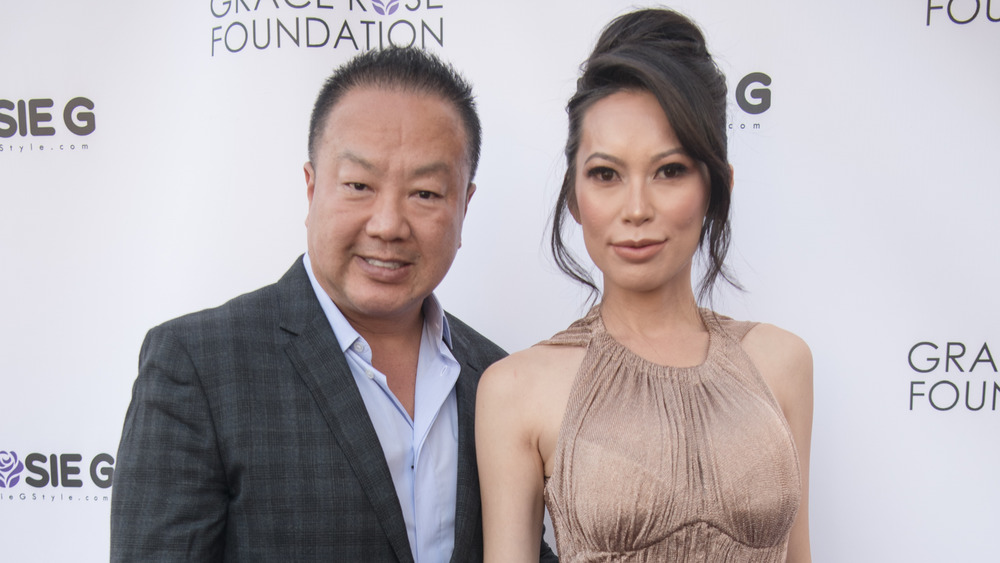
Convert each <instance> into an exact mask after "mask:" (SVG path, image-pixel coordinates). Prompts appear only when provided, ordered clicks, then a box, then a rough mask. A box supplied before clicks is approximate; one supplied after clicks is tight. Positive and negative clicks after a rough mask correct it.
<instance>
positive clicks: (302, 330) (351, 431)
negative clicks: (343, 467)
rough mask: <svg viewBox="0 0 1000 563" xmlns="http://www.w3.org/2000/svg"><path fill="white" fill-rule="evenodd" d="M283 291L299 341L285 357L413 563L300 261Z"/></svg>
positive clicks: (380, 457)
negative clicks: (310, 394) (296, 372)
mask: <svg viewBox="0 0 1000 563" xmlns="http://www.w3.org/2000/svg"><path fill="white" fill-rule="evenodd" d="M278 286H279V288H280V289H281V293H282V303H281V310H282V313H281V315H282V320H281V326H282V328H283V329H284V330H286V331H288V332H291V333H293V334H297V335H298V337H297V338H294V339H292V340H291V341H290V342H289V344H288V345H287V346H286V348H285V352H286V353H287V355H288V358H289V359H290V360H291V362H292V365H293V366H294V367H295V369H296V370H297V371H298V373H299V376H300V377H301V378H302V381H303V382H304V383H305V385H306V387H307V388H308V389H309V391H310V392H311V393H312V395H313V398H314V399H315V400H316V404H317V405H319V409H320V411H321V412H322V413H323V416H324V418H325V419H326V422H327V425H328V426H329V427H330V431H331V432H332V433H333V435H334V437H335V438H336V440H337V443H338V444H339V445H340V447H341V448H342V449H343V450H344V453H345V454H346V456H347V458H348V461H349V463H350V464H351V467H352V468H353V469H354V473H355V475H356V476H357V478H358V481H359V482H360V483H361V487H362V489H364V491H365V494H366V495H367V496H368V499H369V500H370V501H371V504H372V506H373V507H374V510H375V513H376V514H377V515H378V518H379V521H380V522H381V523H382V528H383V529H384V530H385V534H386V536H387V538H388V539H389V543H390V545H392V548H393V550H394V551H395V552H396V557H397V558H398V559H399V561H400V562H402V563H412V561H413V554H412V553H411V551H410V542H409V539H408V538H407V534H406V524H405V522H404V521H403V513H402V509H401V508H400V506H399V499H398V498H397V497H396V488H395V485H394V484H393V482H392V475H391V474H390V473H389V466H388V465H387V464H386V462H385V455H384V454H383V452H382V446H381V444H380V443H379V440H378V435H377V434H376V433H375V428H374V426H372V423H371V419H370V418H369V417H368V411H367V410H366V409H365V404H364V401H363V400H362V398H361V393H360V392H359V391H358V388H357V385H355V383H354V377H353V376H352V375H351V370H350V368H349V367H348V365H347V360H346V359H345V358H344V354H343V352H342V351H341V350H340V345H339V343H338V342H337V338H336V336H334V334H333V330H332V329H331V328H330V323H329V321H328V320H327V318H326V315H324V314H323V309H322V308H321V307H320V306H319V302H318V301H317V300H316V296H315V294H314V293H313V289H312V285H310V283H309V278H308V277H307V275H306V273H305V268H304V266H303V265H302V261H301V260H299V261H298V262H297V263H296V265H295V266H293V267H292V269H291V270H289V272H288V273H287V274H286V275H285V276H284V277H283V278H282V279H281V281H279V282H278ZM459 412H461V409H459ZM460 455H461V453H460Z"/></svg>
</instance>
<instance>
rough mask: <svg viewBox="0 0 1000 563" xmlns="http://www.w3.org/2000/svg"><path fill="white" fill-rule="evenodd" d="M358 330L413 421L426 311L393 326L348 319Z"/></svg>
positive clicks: (391, 388) (394, 321)
mask: <svg viewBox="0 0 1000 563" xmlns="http://www.w3.org/2000/svg"><path fill="white" fill-rule="evenodd" d="M345 317H346V318H347V321H348V322H349V323H351V326H353V327H354V330H356V331H358V334H360V335H361V337H362V338H364V339H365V342H367V343H368V346H369V347H371V351H372V366H374V367H375V369H377V370H378V371H380V372H381V373H383V374H385V377H386V382H387V383H388V385H389V390H390V391H392V393H393V395H395V396H396V399H398V400H399V402H400V403H401V404H402V405H403V408H405V409H406V412H407V413H409V415H410V419H413V417H414V401H415V399H414V392H415V389H416V384H417V360H418V359H419V357H420V339H421V337H422V335H423V331H424V315H423V310H422V309H418V310H417V311H416V315H408V316H406V317H401V318H398V319H395V320H392V321H389V322H385V320H383V319H374V320H372V319H363V320H361V321H360V322H357V321H355V320H354V319H352V318H350V317H348V316H347V315H346V314H345Z"/></svg>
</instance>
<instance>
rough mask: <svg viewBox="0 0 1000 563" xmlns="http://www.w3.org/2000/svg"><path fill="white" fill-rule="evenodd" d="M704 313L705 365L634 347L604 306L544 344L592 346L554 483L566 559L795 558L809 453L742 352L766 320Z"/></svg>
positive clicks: (552, 504)
mask: <svg viewBox="0 0 1000 563" xmlns="http://www.w3.org/2000/svg"><path fill="white" fill-rule="evenodd" d="M701 315H702V319H703V321H704V323H705V325H706V326H707V327H708V331H709V346H708V354H707V358H706V360H705V362H704V363H702V364H701V365H698V366H694V367H683V368H676V367H667V366H661V365H657V364H654V363H651V362H649V361H647V360H645V359H643V358H641V357H639V356H637V355H636V354H634V353H632V352H631V351H630V350H629V349H627V348H626V347H624V346H623V345H621V344H620V343H618V342H617V341H615V340H614V339H613V338H612V337H611V336H610V335H609V334H608V333H607V331H606V330H605V328H604V323H603V322H602V321H601V317H600V312H599V307H595V308H594V309H593V310H592V311H591V312H590V314H588V315H587V316H586V317H585V318H583V319H581V320H579V321H577V322H575V323H573V325H571V326H570V327H569V328H568V329H567V330H565V331H563V332H560V333H559V334H557V335H555V336H554V337H552V338H551V339H549V340H547V341H545V342H543V344H550V345H565V346H581V347H586V348H587V352H586V355H585V357H584V360H583V363H582V364H581V366H580V371H579V373H578V374H577V376H576V381H575V382H574V383H573V386H572V389H571V391H570V395H569V403H568V405H567V407H566V414H565V417H564V419H563V424H562V428H561V429H560V432H559V438H558V442H557V444H556V451H555V459H554V463H553V472H552V476H551V477H550V478H549V479H548V480H547V482H546V485H545V504H546V506H547V507H548V509H549V513H550V515H551V516H552V523H553V526H554V528H555V536H556V544H557V546H558V551H559V560H560V561H561V562H563V563H590V562H598V561H601V562H611V561H615V562H670V563H695V562H699V563H701V562H706V563H707V562H740V563H773V562H783V561H785V553H786V550H787V547H788V536H789V532H790V530H791V527H792V522H793V521H794V519H795V513H796V511H797V510H798V506H799V497H800V495H801V491H800V481H799V465H798V455H797V454H796V451H795V445H794V443H793V442H792V435H791V432H790V430H789V428H788V424H787V422H786V421H785V418H784V416H783V415H782V413H781V409H780V408H779V407H778V404H777V402H776V401H775V399H774V396H773V395H772V394H771V392H770V389H769V388H768V387H767V384H766V383H765V382H764V380H763V379H762V378H761V376H760V374H759V373H758V371H757V369H756V368H755V367H754V365H753V363H752V362H751V361H750V358H749V356H747V354H746V352H744V351H743V349H742V347H741V346H740V340H741V339H742V338H743V336H744V335H746V333H747V332H748V331H749V330H750V329H751V328H753V326H754V323H748V322H738V321H733V320H732V319H729V318H726V317H722V316H717V315H715V314H714V313H712V312H711V311H708V310H702V311H701Z"/></svg>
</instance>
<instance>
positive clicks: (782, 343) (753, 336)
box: [741, 323, 813, 405]
mask: <svg viewBox="0 0 1000 563" xmlns="http://www.w3.org/2000/svg"><path fill="white" fill-rule="evenodd" d="M741 344H742V346H743V349H744V350H746V352H747V354H748V355H749V356H750V359H751V360H752V361H753V363H754V365H756V366H757V370H758V371H760V374H761V376H762V377H764V380H765V381H767V384H768V385H769V386H770V387H771V391H772V392H773V393H774V394H775V395H776V396H777V398H778V401H779V402H780V403H782V405H787V403H788V402H789V401H797V400H800V399H803V398H805V396H806V395H808V396H809V398H810V399H811V396H812V376H813V360H812V351H811V350H810V349H809V345H808V344H806V342H805V341H804V340H802V338H800V337H799V336H798V335H796V334H794V333H792V332H789V331H787V330H785V329H782V328H779V327H776V326H774V325H772V324H767V323H760V324H758V325H756V326H755V327H754V328H753V329H751V330H750V332H748V333H747V335H746V336H745V337H743V341H742V342H741Z"/></svg>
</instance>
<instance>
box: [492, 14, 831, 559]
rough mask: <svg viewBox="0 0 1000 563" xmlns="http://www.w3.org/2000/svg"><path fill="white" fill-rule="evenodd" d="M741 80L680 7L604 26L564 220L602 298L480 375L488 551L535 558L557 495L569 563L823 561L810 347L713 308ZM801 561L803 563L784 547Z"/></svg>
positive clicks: (561, 205)
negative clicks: (813, 467)
mask: <svg viewBox="0 0 1000 563" xmlns="http://www.w3.org/2000/svg"><path fill="white" fill-rule="evenodd" d="M725 111H726V86H725V78H724V77H723V76H722V74H721V72H720V71H719V70H718V68H717V67H716V66H715V64H714V62H713V61H712V59H711V57H710V55H709V54H708V51H707V49H706V47H705V41H704V38H703V36H702V34H701V32H700V31H699V30H698V28H697V27H696V26H695V25H694V24H693V23H692V22H691V21H689V20H688V19H686V18H685V17H683V16H681V15H679V14H677V13H675V12H672V11H669V10H643V11H639V12H634V13H630V14H626V15H624V16H621V17H619V18H617V19H616V20H614V21H613V22H611V23H610V24H609V25H608V27H607V28H605V30H604V32H603V33H602V35H601V37H600V39H599V40H598V43H597V46H596V47H595V49H594V52H593V53H592V54H591V56H590V58H589V59H588V61H587V63H586V64H585V66H584V72H583V76H582V77H581V78H580V80H579V81H578V83H577V92H576V94H575V95H574V96H573V98H572V99H571V100H570V102H569V105H568V113H569V122H570V126H569V139H568V141H567V144H566V158H567V165H568V166H567V171H566V176H565V179H564V182H563V186H562V190H561V192H560V195H559V200H558V202H557V207H556V210H555V216H554V221H553V251H554V253H555V256H556V260H557V262H558V263H559V265H560V267H561V268H562V269H563V270H564V271H566V272H567V273H568V274H569V275H571V276H572V277H574V278H576V279H578V280H580V281H582V282H584V283H587V284H588V285H590V286H591V287H592V288H593V289H595V290H596V285H595V284H594V283H593V282H592V281H591V280H590V279H589V278H588V276H587V274H586V272H585V270H584V269H583V268H582V267H580V266H579V264H578V263H577V262H576V260H575V259H574V258H573V257H572V256H571V255H570V254H569V252H568V251H567V250H566V248H565V247H564V245H563V242H562V233H561V231H562V226H563V223H564V218H565V216H566V213H569V214H570V215H571V216H572V218H573V219H574V220H575V221H576V222H577V223H579V224H580V225H581V227H582V230H583V237H584V241H585V243H586V247H587V252H588V253H589V254H590V257H591V258H592V259H593V261H594V264H595V265H596V266H597V268H598V269H599V270H600V272H601V274H602V276H603V282H604V283H603V288H604V289H603V297H602V299H601V302H600V304H599V305H598V306H596V307H594V308H593V309H592V310H591V312H590V314H588V315H587V316H586V317H585V318H583V319H581V320H579V321H577V322H576V323H574V324H573V325H571V326H570V327H569V328H568V329H567V330H565V331H563V332H560V333H559V334H557V335H555V336H554V337H553V338H551V339H549V340H547V341H545V342H542V343H541V344H539V345H537V346H534V347H532V348H530V349H528V350H525V351H523V352H520V353H517V354H514V355H512V356H510V357H509V358H507V359H505V360H503V361H501V362H499V363H497V364H495V365H494V366H493V367H491V368H490V369H489V370H487V372H486V373H485V374H484V375H483V378H482V381H481V382H480V384H479V392H478V398H477V407H476V413H477V414H476V416H477V420H476V443H477V451H478V459H479V472H480V485H481V489H482V497H483V529H484V541H485V550H486V553H485V556H486V560H487V561H492V562H502V563H508V562H512V561H537V560H538V553H537V550H538V536H539V534H540V530H541V521H542V513H543V510H542V505H543V500H544V503H545V504H546V505H547V506H548V508H549V512H550V514H551V515H552V521H553V525H554V528H555V535H556V542H557V547H558V551H559V557H560V560H561V561H563V562H564V563H572V562H584V561H587V562H589V561H670V562H678V561H681V562H682V561H699V562H700V561H740V562H778V561H786V560H787V561H791V562H796V563H798V562H802V561H810V551H809V531H808V505H807V496H808V468H809V439H810V431H811V424H812V358H811V355H810V352H809V349H808V347H807V346H806V344H805V343H804V342H803V341H802V340H800V339H799V338H798V337H796V336H795V335H793V334H790V333H788V332H786V331H783V330H781V329H779V328H777V327H774V326H771V325H766V324H756V323H748V322H737V321H733V320H731V319H728V318H726V317H722V316H719V315H716V314H715V313H713V312H711V311H709V310H707V309H700V308H699V307H698V306H697V300H696V298H695V294H694V289H693V287H692V283H691V268H692V261H693V258H694V255H695V253H696V252H698V251H699V249H701V250H702V251H704V253H705V255H706V262H707V268H706V273H705V275H704V277H703V279H702V284H701V296H702V297H704V296H705V295H707V294H708V293H709V292H710V291H711V288H712V285H713V284H714V282H715V281H716V279H717V278H719V277H722V278H723V279H725V280H727V281H731V280H730V278H729V277H728V275H727V273H726V270H725V268H724V258H725V254H726V248H727V245H728V238H729V225H728V214H729V200H730V191H731V188H732V169H731V167H730V166H729V164H728V161H727V156H726V119H725V115H726V113H725ZM786 558H787V559H786Z"/></svg>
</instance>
